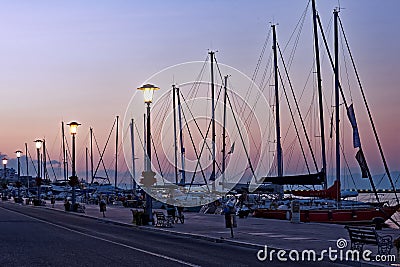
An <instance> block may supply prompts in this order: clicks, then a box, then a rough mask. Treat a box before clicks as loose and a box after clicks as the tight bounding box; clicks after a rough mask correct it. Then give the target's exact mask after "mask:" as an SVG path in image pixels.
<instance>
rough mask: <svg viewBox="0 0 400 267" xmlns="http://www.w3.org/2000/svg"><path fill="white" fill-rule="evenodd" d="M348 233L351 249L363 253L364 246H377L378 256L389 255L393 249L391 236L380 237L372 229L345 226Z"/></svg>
mask: <svg viewBox="0 0 400 267" xmlns="http://www.w3.org/2000/svg"><path fill="white" fill-rule="evenodd" d="M345 228H346V229H347V231H348V232H349V236H350V241H351V249H353V250H358V251H360V252H362V251H363V247H364V245H365V244H368V245H377V246H378V254H379V255H389V254H390V251H391V250H392V248H393V240H392V236H390V235H386V236H380V235H379V234H378V233H377V232H376V230H375V229H374V228H371V227H356V226H346V227H345Z"/></svg>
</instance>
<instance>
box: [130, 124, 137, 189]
mask: <svg viewBox="0 0 400 267" xmlns="http://www.w3.org/2000/svg"><path fill="white" fill-rule="evenodd" d="M130 127H131V149H132V191H133V193H134V194H135V195H136V165H135V160H136V158H135V135H134V130H133V129H134V121H133V119H131V124H130Z"/></svg>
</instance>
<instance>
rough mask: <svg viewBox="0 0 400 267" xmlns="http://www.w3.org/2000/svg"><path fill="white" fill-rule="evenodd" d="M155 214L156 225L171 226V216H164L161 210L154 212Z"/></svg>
mask: <svg viewBox="0 0 400 267" xmlns="http://www.w3.org/2000/svg"><path fill="white" fill-rule="evenodd" d="M154 215H155V216H156V225H155V226H157V227H172V223H173V218H172V216H165V214H164V213H163V212H161V211H156V212H154Z"/></svg>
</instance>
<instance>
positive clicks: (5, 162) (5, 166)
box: [3, 158, 8, 179]
mask: <svg viewBox="0 0 400 267" xmlns="http://www.w3.org/2000/svg"><path fill="white" fill-rule="evenodd" d="M7 162H8V159H7V158H3V167H4V179H6V178H7V172H6V168H7Z"/></svg>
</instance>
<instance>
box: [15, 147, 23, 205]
mask: <svg viewBox="0 0 400 267" xmlns="http://www.w3.org/2000/svg"><path fill="white" fill-rule="evenodd" d="M15 154H17V159H18V181H17V188H18V201H20V197H21V196H20V187H21V180H20V179H21V178H20V177H21V164H20V161H19V158H20V157H21V154H22V151H21V150H17V151H15Z"/></svg>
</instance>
